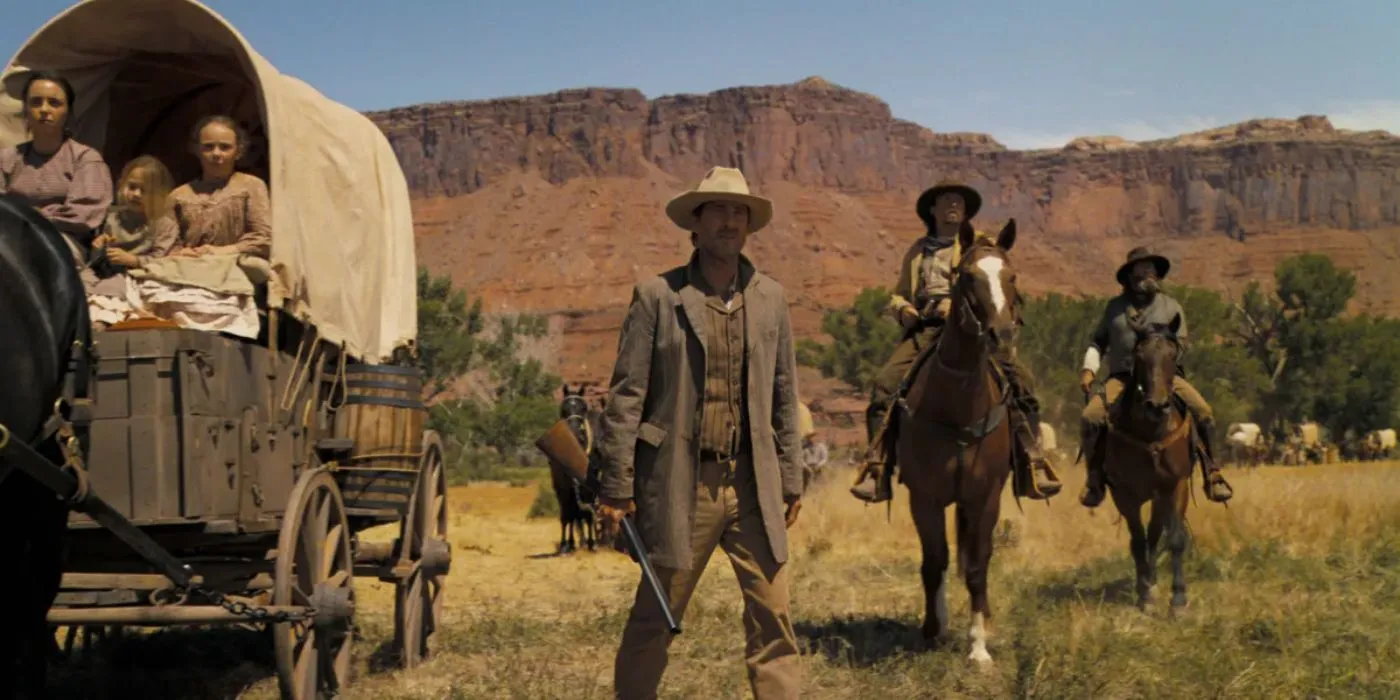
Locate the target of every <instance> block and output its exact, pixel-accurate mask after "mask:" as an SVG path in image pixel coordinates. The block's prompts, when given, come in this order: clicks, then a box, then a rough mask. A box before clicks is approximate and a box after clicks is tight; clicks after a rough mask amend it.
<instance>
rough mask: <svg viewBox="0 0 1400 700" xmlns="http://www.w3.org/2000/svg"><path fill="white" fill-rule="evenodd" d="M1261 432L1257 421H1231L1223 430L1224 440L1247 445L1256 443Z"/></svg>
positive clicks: (1233, 443)
mask: <svg viewBox="0 0 1400 700" xmlns="http://www.w3.org/2000/svg"><path fill="white" fill-rule="evenodd" d="M1262 434H1263V431H1262V430H1261V429H1260V428H1259V424H1258V423H1231V424H1230V427H1229V428H1227V429H1226V430H1225V440H1226V441H1227V442H1229V443H1230V444H1232V445H1239V446H1241V447H1249V446H1252V445H1255V444H1257V443H1258V442H1259V438H1260V436H1261V435H1262Z"/></svg>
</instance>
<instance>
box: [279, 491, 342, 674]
mask: <svg viewBox="0 0 1400 700" xmlns="http://www.w3.org/2000/svg"><path fill="white" fill-rule="evenodd" d="M353 565H354V562H353V560H352V558H351V551H350V536H349V520H348V517H347V515H346V513H345V504H344V501H343V500H342V499H341V497H340V490H339V488H338V487H337V486H336V483H335V480H334V479H333V478H332V477H331V475H330V472H329V471H327V470H326V469H324V468H318V469H314V470H311V471H309V472H307V473H306V474H303V475H302V477H301V479H299V480H298V482H297V486H296V488H294V489H293V490H292V496H291V498H290V499H289V503H288V506H287V511H286V513H285V516H284V518H283V522H282V531H281V533H280V536H279V540H278V549H277V564H276V576H275V578H274V586H273V604H274V605H310V606H311V607H315V608H317V609H318V613H319V614H318V615H317V617H316V618H314V619H307V620H304V621H301V622H298V623H292V622H283V623H277V624H276V625H274V637H273V640H274V643H275V646H276V650H277V675H278V684H279V685H280V686H281V689H282V696H283V697H284V698H289V699H290V700H313V699H316V698H320V697H324V696H326V695H327V694H329V692H330V691H331V690H332V689H335V688H339V687H341V686H344V685H345V684H346V682H347V681H348V676H349V671H350V651H351V642H352V641H353V636H354V635H353V632H352V631H351V629H350V626H349V624H348V620H346V619H344V617H343V616H341V617H337V613H336V611H340V612H341V613H344V614H349V613H351V612H353V607H349V608H347V607H346V606H347V605H349V606H353V603H354V588H353V579H354V577H353V575H352V572H353Z"/></svg>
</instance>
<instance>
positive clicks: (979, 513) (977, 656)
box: [957, 488, 1002, 664]
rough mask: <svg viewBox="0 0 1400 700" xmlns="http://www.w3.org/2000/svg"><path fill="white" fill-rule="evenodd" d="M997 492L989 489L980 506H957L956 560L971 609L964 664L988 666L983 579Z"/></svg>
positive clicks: (987, 605) (988, 613)
mask: <svg viewBox="0 0 1400 700" xmlns="http://www.w3.org/2000/svg"><path fill="white" fill-rule="evenodd" d="M1001 491H1002V489H1000V488H997V489H990V490H988V491H987V494H986V496H985V500H983V502H982V503H980V504H979V503H977V502H975V501H974V502H972V503H970V504H967V505H961V504H960V505H958V507H957V511H958V512H957V523H958V559H959V560H960V561H961V562H962V569H963V572H962V573H963V580H964V581H965V583H966V584H967V593H968V598H969V599H970V602H971V608H972V625H971V627H970V628H969V629H968V639H969V641H971V643H972V650H971V651H970V652H969V653H968V656H967V658H968V660H970V661H975V662H977V663H979V664H987V663H991V661H992V655H991V653H990V652H988V651H987V639H988V637H990V636H991V635H990V625H991V621H992V605H991V601H990V600H989V598H988V597H987V575H988V573H989V572H990V571H991V566H992V533H993V532H994V531H995V530H996V524H997V520H998V519H1000V516H1001Z"/></svg>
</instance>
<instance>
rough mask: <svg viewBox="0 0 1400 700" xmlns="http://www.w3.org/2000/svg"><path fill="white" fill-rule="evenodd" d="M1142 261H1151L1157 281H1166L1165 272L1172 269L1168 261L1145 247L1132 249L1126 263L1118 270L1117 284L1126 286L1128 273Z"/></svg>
mask: <svg viewBox="0 0 1400 700" xmlns="http://www.w3.org/2000/svg"><path fill="white" fill-rule="evenodd" d="M1144 260H1150V261H1152V264H1153V265H1155V266H1156V267H1157V279H1166V278H1167V272H1168V271H1170V270H1171V269H1172V264H1171V261H1170V260H1167V259H1166V258H1165V257H1162V256H1161V255H1158V254H1157V253H1156V252H1155V251H1153V250H1152V249H1151V248H1148V247H1147V246H1140V247H1138V248H1133V249H1132V251H1130V252H1129V253H1128V261H1127V262H1125V263H1123V266H1122V267H1120V268H1118V275H1117V276H1118V284H1122V285H1126V284H1128V271H1129V270H1131V269H1132V267H1133V266H1134V265H1136V264H1138V263H1140V262H1142V261H1144Z"/></svg>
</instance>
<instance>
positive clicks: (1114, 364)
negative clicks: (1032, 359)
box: [1079, 248, 1232, 508]
mask: <svg viewBox="0 0 1400 700" xmlns="http://www.w3.org/2000/svg"><path fill="white" fill-rule="evenodd" d="M1170 269H1171V263H1170V262H1169V261H1168V260H1167V259H1166V258H1165V257H1162V256H1161V255H1156V254H1154V253H1153V252H1152V251H1151V250H1150V249H1148V248H1136V249H1134V250H1133V251H1132V252H1130V253H1128V260H1127V262H1125V263H1123V266H1122V267H1120V268H1118V283H1119V284H1120V285H1122V286H1123V293H1122V294H1120V295H1118V296H1117V297H1115V298H1114V299H1112V300H1111V301H1109V302H1108V308H1107V309H1105V311H1104V315H1103V318H1102V319H1101V320H1100V321H1099V325H1098V328H1097V329H1096V330H1095V331H1094V337H1093V340H1092V341H1091V342H1090V344H1089V348H1088V350H1086V351H1085V353H1084V367H1083V370H1082V371H1081V372H1080V375H1079V385H1080V388H1082V389H1083V390H1084V394H1085V396H1088V397H1090V398H1089V402H1088V404H1087V405H1085V407H1084V411H1083V414H1082V415H1081V442H1080V444H1081V445H1083V446H1084V447H1083V451H1084V457H1085V459H1086V460H1087V462H1088V472H1089V473H1088V482H1087V483H1086V484H1085V485H1084V492H1083V493H1082V494H1081V495H1080V497H1079V501H1080V503H1083V504H1084V505H1085V506H1087V507H1089V508H1093V507H1095V506H1098V505H1099V504H1100V503H1102V502H1103V498H1104V495H1105V492H1104V464H1103V461H1104V454H1103V453H1104V450H1103V449H1101V448H1102V445H1101V444H1100V440H1101V438H1102V436H1103V434H1104V432H1105V430H1106V429H1107V428H1108V423H1109V414H1110V407H1111V406H1113V405H1114V402H1116V401H1117V400H1118V396H1119V395H1120V394H1121V393H1122V392H1123V387H1124V386H1125V382H1127V381H1129V380H1130V378H1131V375H1132V371H1133V347H1134V344H1135V342H1136V338H1137V335H1136V332H1135V331H1134V330H1133V328H1134V323H1138V324H1146V325H1153V324H1161V325H1166V324H1168V323H1171V321H1172V319H1173V317H1176V316H1180V318H1181V326H1180V328H1179V329H1178V330H1177V334H1176V335H1177V338H1178V340H1180V341H1181V343H1182V344H1183V347H1184V346H1185V343H1186V339H1187V336H1186V312H1185V311H1183V310H1182V308H1181V304H1178V303H1177V301H1176V300H1175V299H1173V298H1171V297H1169V296H1167V295H1166V294H1164V293H1163V292H1162V291H1161V281H1162V280H1163V279H1165V278H1166V276H1167V271H1168V270H1170ZM1105 353H1107V358H1106V359H1107V362H1108V379H1106V380H1105V381H1104V383H1103V391H1102V392H1101V393H1099V394H1093V395H1091V394H1090V392H1091V390H1092V387H1093V383H1094V376H1095V374H1096V373H1097V372H1098V371H1099V366H1100V361H1101V360H1102V359H1105V358H1104V354H1105ZM1172 388H1173V389H1174V390H1175V394H1176V397H1177V398H1178V399H1180V400H1181V402H1182V403H1183V404H1185V405H1186V407H1187V409H1189V410H1190V412H1191V414H1192V416H1193V418H1194V419H1195V423H1196V434H1197V435H1198V436H1199V438H1200V440H1201V445H1202V447H1203V448H1204V455H1203V456H1202V458H1201V474H1202V475H1203V477H1204V478H1205V485H1204V488H1205V492H1206V497H1207V498H1209V499H1210V500H1212V501H1215V502H1217V503H1224V502H1225V501H1228V500H1230V496H1231V495H1232V491H1231V489H1230V485H1229V484H1227V483H1225V477H1223V476H1221V474H1220V467H1219V466H1218V465H1217V464H1216V463H1215V450H1214V448H1213V447H1212V446H1211V432H1212V430H1213V429H1214V427H1215V416H1214V413H1213V412H1212V411H1211V408H1210V404H1208V403H1206V400H1205V398H1204V397H1202V396H1201V394H1200V392H1198V391H1196V389H1195V387H1193V386H1191V383H1190V382H1188V381H1186V378H1185V377H1183V376H1181V375H1180V374H1178V375H1177V376H1176V377H1175V379H1174V380H1173V387H1172Z"/></svg>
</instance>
